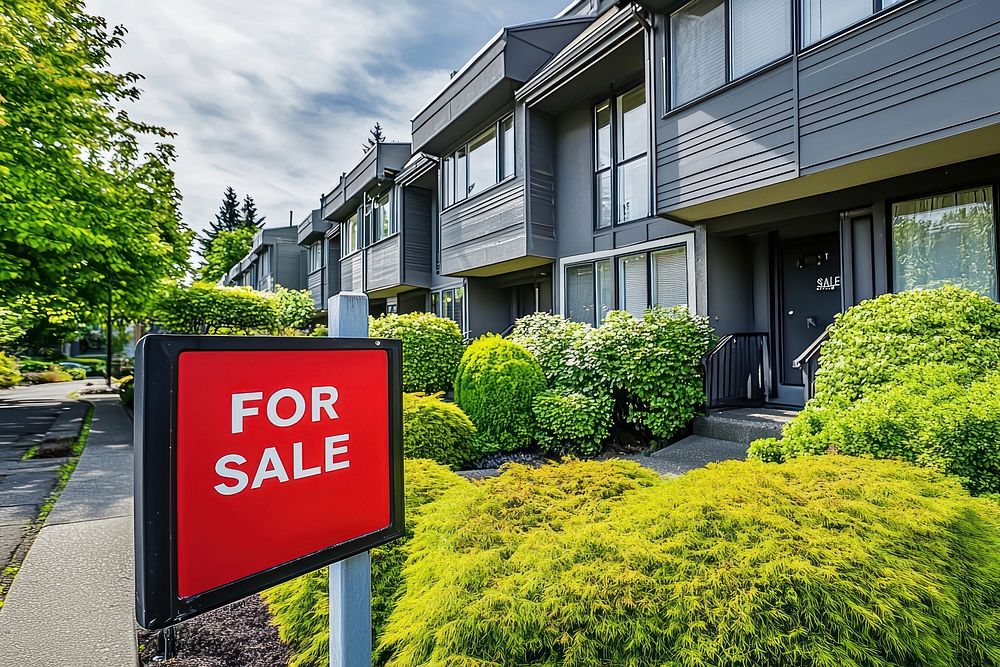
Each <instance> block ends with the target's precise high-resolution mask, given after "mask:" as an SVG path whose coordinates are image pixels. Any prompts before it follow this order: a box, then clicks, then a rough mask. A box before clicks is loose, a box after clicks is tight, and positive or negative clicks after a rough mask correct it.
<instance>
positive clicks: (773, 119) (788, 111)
mask: <svg viewBox="0 0 1000 667" xmlns="http://www.w3.org/2000/svg"><path fill="white" fill-rule="evenodd" d="M793 83H794V78H793V74H792V64H791V62H789V63H786V64H784V65H781V66H779V67H777V68H775V69H774V70H771V71H770V72H767V73H765V74H762V75H761V76H760V77H759V78H757V79H754V80H753V81H752V82H748V83H747V84H746V85H742V86H737V87H735V88H732V89H730V90H728V91H725V92H723V93H721V94H719V95H717V96H715V97H712V98H709V99H708V100H706V101H705V102H703V103H701V104H697V105H695V106H693V107H691V108H689V109H687V110H682V111H679V112H677V113H675V114H672V115H669V116H667V117H666V118H665V119H661V120H659V121H658V123H657V128H656V138H657V146H656V203H657V210H660V211H664V210H670V209H676V208H682V207H684V206H690V205H693V204H698V203H701V202H704V201H708V200H712V199H718V198H720V197H725V196H727V195H731V194H735V193H737V192H742V191H746V190H752V189H754V188H759V187H761V186H764V185H769V184H771V183H775V182H778V181H782V180H786V179H789V178H793V177H795V175H796V155H795V102H794V92H793Z"/></svg>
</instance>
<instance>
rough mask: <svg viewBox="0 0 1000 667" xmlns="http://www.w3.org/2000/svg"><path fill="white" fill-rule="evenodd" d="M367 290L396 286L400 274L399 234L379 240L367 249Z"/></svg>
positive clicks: (398, 282)
mask: <svg viewBox="0 0 1000 667" xmlns="http://www.w3.org/2000/svg"><path fill="white" fill-rule="evenodd" d="M364 252H365V255H366V258H365V290H366V291H374V290H380V289H386V288H389V287H396V286H397V285H399V284H400V282H401V280H400V275H399V267H400V262H399V234H396V235H395V236H392V237H390V238H388V239H385V240H382V241H379V242H378V243H376V244H375V245H373V246H371V247H370V248H368V249H366V250H365V251H364Z"/></svg>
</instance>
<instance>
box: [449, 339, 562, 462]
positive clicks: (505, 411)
mask: <svg viewBox="0 0 1000 667" xmlns="http://www.w3.org/2000/svg"><path fill="white" fill-rule="evenodd" d="M544 390H545V375H544V374H543V373H542V368H541V366H539V365H538V362H537V361H535V358H534V357H533V356H532V355H531V353H530V352H528V351H527V350H526V349H524V348H523V347H521V346H520V345H518V344H517V343H514V342H513V341H509V340H506V339H504V338H502V337H501V336H495V335H486V336H483V337H481V338H478V339H476V340H475V341H473V343H472V345H470V346H469V348H468V349H467V350H466V351H465V354H463V355H462V361H461V363H460V364H459V366H458V374H457V375H456V376H455V402H456V403H457V404H458V406H459V407H460V408H462V410H464V411H465V414H467V415H468V416H469V419H471V420H472V423H473V424H475V425H476V429H477V430H478V433H479V434H478V439H479V446H480V447H481V448H482V450H483V451H484V452H486V453H492V452H509V451H514V450H516V449H521V448H524V447H527V446H529V445H530V444H531V442H532V439H533V435H534V434H533V432H532V429H533V418H532V414H531V403H532V401H533V400H534V398H535V396H536V395H537V394H538V393H539V392H541V391H544Z"/></svg>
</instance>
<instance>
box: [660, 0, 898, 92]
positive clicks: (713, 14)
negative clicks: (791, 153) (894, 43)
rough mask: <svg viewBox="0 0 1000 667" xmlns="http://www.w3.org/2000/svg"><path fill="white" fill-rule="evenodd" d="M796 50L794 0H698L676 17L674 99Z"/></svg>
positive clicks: (673, 20) (712, 86)
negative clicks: (793, 16)
mask: <svg viewBox="0 0 1000 667" xmlns="http://www.w3.org/2000/svg"><path fill="white" fill-rule="evenodd" d="M830 1H831V0H803V2H806V3H809V2H830ZM842 1H843V0H832V2H835V3H839V2H842ZM847 1H848V2H853V0H847ZM883 1H885V0H883ZM865 2H868V3H871V2H872V0H865ZM791 52H792V5H791V2H790V1H789V0H695V1H694V2H692V3H691V4H689V5H687V6H686V7H684V8H683V9H681V10H680V11H678V12H676V13H675V14H674V15H673V16H671V17H670V55H671V57H670V62H671V74H670V80H671V89H672V95H671V100H672V104H673V106H675V107H677V106H680V105H682V104H685V103H687V102H690V101H691V100H694V99H697V98H698V97H701V96H702V95H704V94H706V93H709V92H711V91H712V90H714V89H716V88H718V87H720V86H723V85H725V84H726V83H728V82H730V81H733V80H735V79H738V78H740V77H742V76H745V75H746V74H749V73H751V72H753V71H755V70H757V69H760V68H761V67H763V66H765V65H767V64H769V63H772V62H774V61H775V60H778V59H780V58H782V57H784V56H786V55H788V54H790V53H791Z"/></svg>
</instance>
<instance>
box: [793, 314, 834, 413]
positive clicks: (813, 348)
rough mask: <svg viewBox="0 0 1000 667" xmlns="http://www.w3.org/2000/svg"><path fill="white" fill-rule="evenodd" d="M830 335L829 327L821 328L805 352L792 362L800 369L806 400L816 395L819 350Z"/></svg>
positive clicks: (794, 366)
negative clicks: (820, 331)
mask: <svg viewBox="0 0 1000 667" xmlns="http://www.w3.org/2000/svg"><path fill="white" fill-rule="evenodd" d="M829 337H830V327H827V328H826V329H823V333H821V334H820V335H819V337H817V338H816V340H814V341H813V342H812V344H810V345H809V347H807V348H806V350H805V352H803V353H802V354H800V355H799V356H798V358H797V359H796V360H795V361H793V362H792V367H793V368H798V369H799V370H801V371H802V387H803V391H804V392H805V399H806V400H807V401H808V400H809V399H811V398H812V397H813V396H815V395H816V371H818V370H819V351H820V348H821V347H823V343H825V342H826V339H827V338H829Z"/></svg>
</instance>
